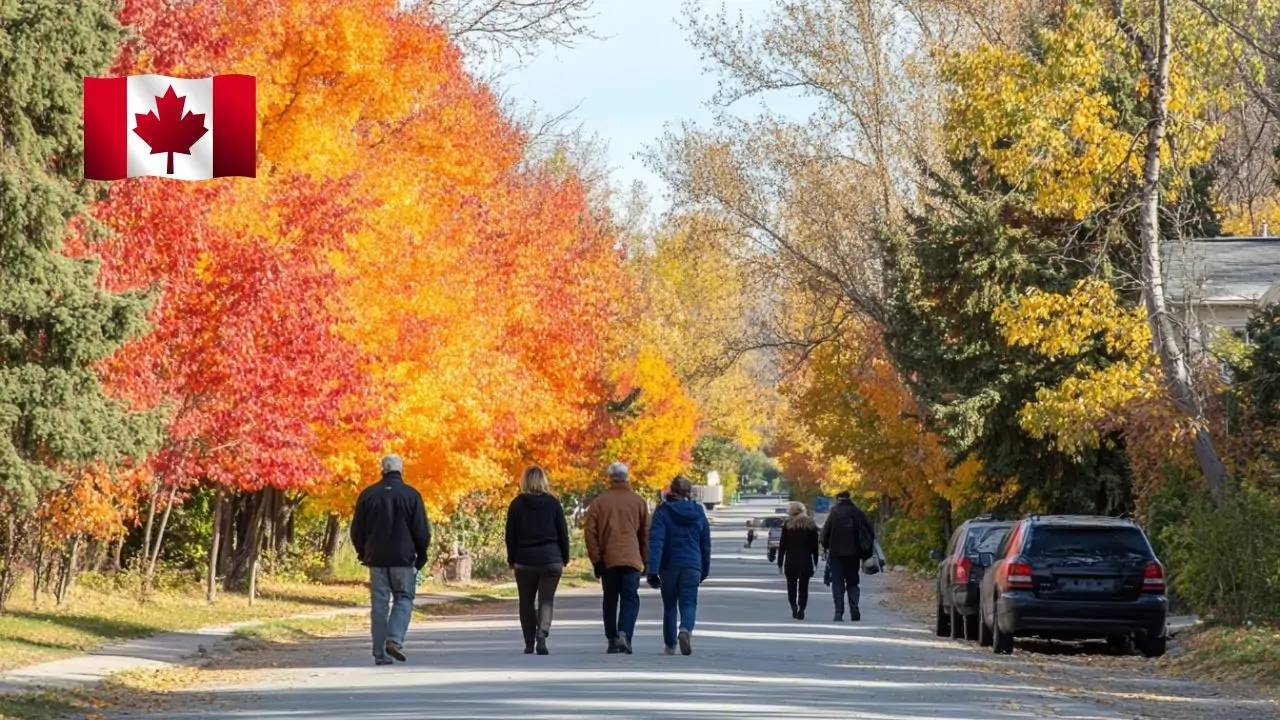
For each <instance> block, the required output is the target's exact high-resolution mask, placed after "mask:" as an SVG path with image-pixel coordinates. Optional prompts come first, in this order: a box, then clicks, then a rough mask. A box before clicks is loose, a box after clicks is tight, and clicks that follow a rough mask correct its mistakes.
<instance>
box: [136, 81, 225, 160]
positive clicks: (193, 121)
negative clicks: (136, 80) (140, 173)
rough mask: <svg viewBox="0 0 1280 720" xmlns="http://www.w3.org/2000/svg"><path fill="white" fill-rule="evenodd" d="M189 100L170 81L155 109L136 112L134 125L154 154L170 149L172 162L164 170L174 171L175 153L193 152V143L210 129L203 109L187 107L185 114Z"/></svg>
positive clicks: (185, 153)
mask: <svg viewBox="0 0 1280 720" xmlns="http://www.w3.org/2000/svg"><path fill="white" fill-rule="evenodd" d="M186 104H187V99H186V98H185V97H178V95H177V93H175V92H174V91H173V86H172V85H170V86H169V89H168V91H166V92H165V94H164V96H163V97H160V96H157V97H156V110H157V111H159V115H157V114H156V112H155V111H149V112H147V114H146V115H143V114H142V113H134V117H136V118H137V119H138V126H137V127H135V128H134V129H133V131H134V132H135V133H137V134H138V137H140V138H142V141H143V142H145V143H146V144H147V145H149V146H150V147H151V154H152V155H155V154H157V153H169V164H168V167H167V168H166V170H165V172H166V173H168V174H169V175H172V174H173V154H174V153H182V154H183V155H190V154H191V146H192V145H195V144H196V141H197V140H199V139H200V138H202V137H204V134H205V133H207V132H209V129H208V128H206V127H205V126H204V113H193V112H191V111H189V110H188V111H187V114H186V115H183V114H182V110H183V107H184V106H185V105H186Z"/></svg>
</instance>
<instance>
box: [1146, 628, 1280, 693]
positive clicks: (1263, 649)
mask: <svg viewBox="0 0 1280 720" xmlns="http://www.w3.org/2000/svg"><path fill="white" fill-rule="evenodd" d="M1178 644H1179V646H1180V648H1181V652H1180V653H1178V655H1177V657H1175V658H1174V659H1173V660H1171V661H1169V666H1170V667H1171V668H1172V669H1173V670H1174V671H1175V672H1179V673H1186V674H1190V675H1194V676H1196V677H1197V678H1204V679H1213V680H1219V681H1226V682H1250V683H1257V684H1259V685H1263V686H1266V687H1268V688H1271V689H1273V690H1274V689H1277V688H1280V629H1277V628H1275V627H1269V626H1254V627H1236V628H1233V627H1206V628H1201V629H1198V630H1195V631H1191V632H1187V633H1184V634H1183V636H1181V637H1179V638H1178Z"/></svg>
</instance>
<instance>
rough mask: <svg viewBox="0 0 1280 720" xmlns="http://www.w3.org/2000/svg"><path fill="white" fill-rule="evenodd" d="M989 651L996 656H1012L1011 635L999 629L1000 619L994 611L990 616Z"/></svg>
mask: <svg viewBox="0 0 1280 720" xmlns="http://www.w3.org/2000/svg"><path fill="white" fill-rule="evenodd" d="M991 650H992V651H993V652H994V653H995V654H997V655H1012V654H1013V633H1007V632H1004V631H1002V630H1001V629H1000V617H999V615H997V614H996V613H995V612H994V611H993V612H992V615H991Z"/></svg>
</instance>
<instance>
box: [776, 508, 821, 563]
mask: <svg viewBox="0 0 1280 720" xmlns="http://www.w3.org/2000/svg"><path fill="white" fill-rule="evenodd" d="M817 566H818V526H817V525H814V524H813V523H812V522H809V523H805V524H804V526H801V524H800V523H793V522H792V521H791V520H790V519H788V520H787V522H786V523H784V524H783V526H782V536H781V537H780V538H778V567H780V568H782V569H783V570H784V571H785V572H786V573H787V574H788V575H792V576H795V577H813V569H814V568H815V567H817Z"/></svg>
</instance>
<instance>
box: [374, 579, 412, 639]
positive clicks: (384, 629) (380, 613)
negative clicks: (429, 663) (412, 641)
mask: <svg viewBox="0 0 1280 720" xmlns="http://www.w3.org/2000/svg"><path fill="white" fill-rule="evenodd" d="M417 579H418V571H417V570H416V569H414V568H411V567H371V568H369V595H370V604H371V606H372V609H373V612H372V613H371V614H370V623H369V630H370V632H371V633H372V635H373V656H374V657H375V658H385V657H386V656H387V654H386V653H387V651H386V647H387V642H388V641H390V642H393V643H395V644H397V645H404V634H405V632H407V631H408V630H409V618H410V617H412V616H413V593H414V585H415V582H416V581H417Z"/></svg>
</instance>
